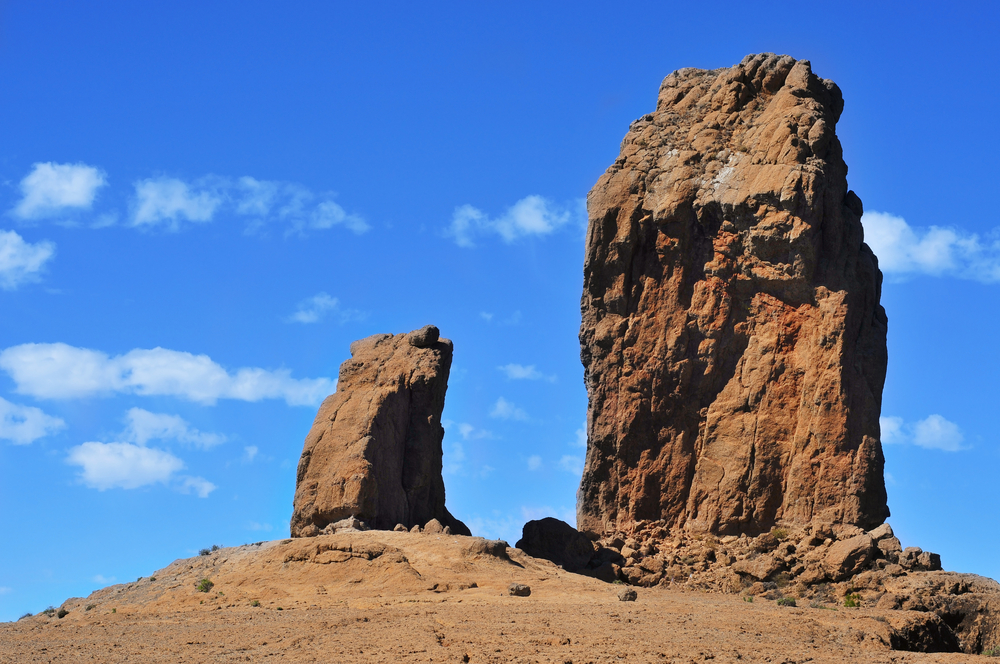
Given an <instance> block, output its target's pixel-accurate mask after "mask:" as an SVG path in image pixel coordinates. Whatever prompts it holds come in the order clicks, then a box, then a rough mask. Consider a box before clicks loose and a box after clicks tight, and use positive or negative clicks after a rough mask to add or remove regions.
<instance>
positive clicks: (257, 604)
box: [250, 600, 260, 606]
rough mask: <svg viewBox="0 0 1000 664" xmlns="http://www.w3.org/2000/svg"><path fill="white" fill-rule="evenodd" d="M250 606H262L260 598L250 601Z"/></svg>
mask: <svg viewBox="0 0 1000 664" xmlns="http://www.w3.org/2000/svg"><path fill="white" fill-rule="evenodd" d="M250 606H260V602H259V601H258V600H253V601H252V602H250Z"/></svg>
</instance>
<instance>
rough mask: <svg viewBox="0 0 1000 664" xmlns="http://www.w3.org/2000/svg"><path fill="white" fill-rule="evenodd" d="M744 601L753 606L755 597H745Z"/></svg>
mask: <svg viewBox="0 0 1000 664" xmlns="http://www.w3.org/2000/svg"><path fill="white" fill-rule="evenodd" d="M743 601H744V602H746V603H747V604H753V595H744V596H743Z"/></svg>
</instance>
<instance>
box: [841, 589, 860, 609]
mask: <svg viewBox="0 0 1000 664" xmlns="http://www.w3.org/2000/svg"><path fill="white" fill-rule="evenodd" d="M844 606H846V607H847V608H849V609H856V608H857V607H859V606H861V595H859V594H857V593H847V594H846V595H844Z"/></svg>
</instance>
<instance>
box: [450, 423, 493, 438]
mask: <svg viewBox="0 0 1000 664" xmlns="http://www.w3.org/2000/svg"><path fill="white" fill-rule="evenodd" d="M449 426H451V422H448V423H447V424H446V425H445V428H448V427H449ZM458 433H459V435H460V436H462V440H482V439H484V438H485V439H489V438H493V437H494V436H493V432H492V431H487V430H486V429H477V428H476V427H474V426H472V425H471V424H468V423H467V422H461V423H459V424H458Z"/></svg>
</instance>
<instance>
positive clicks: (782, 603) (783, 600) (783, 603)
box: [776, 597, 795, 606]
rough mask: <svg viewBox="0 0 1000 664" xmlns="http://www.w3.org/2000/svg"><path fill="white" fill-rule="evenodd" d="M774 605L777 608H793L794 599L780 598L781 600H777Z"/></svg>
mask: <svg viewBox="0 0 1000 664" xmlns="http://www.w3.org/2000/svg"><path fill="white" fill-rule="evenodd" d="M776 604H777V605H778V606H795V598H794V597H782V598H781V599H779V600H778V601H777V602H776Z"/></svg>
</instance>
